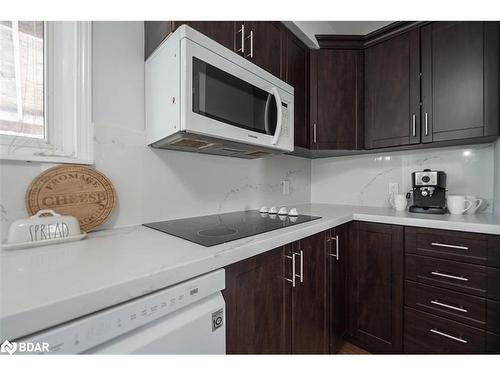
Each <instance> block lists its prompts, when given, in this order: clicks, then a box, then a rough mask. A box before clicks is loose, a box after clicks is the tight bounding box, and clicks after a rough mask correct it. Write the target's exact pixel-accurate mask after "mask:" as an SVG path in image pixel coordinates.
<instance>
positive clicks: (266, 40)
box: [237, 21, 283, 78]
mask: <svg viewBox="0 0 500 375" xmlns="http://www.w3.org/2000/svg"><path fill="white" fill-rule="evenodd" d="M242 25H244V31H245V36H244V37H243V39H241V31H239V30H241V26H242ZM237 28H238V30H237V31H238V38H240V39H241V40H240V42H239V43H241V42H243V43H244V52H243V53H242V55H243V56H244V57H245V58H247V59H248V60H250V61H252V62H253V63H255V64H256V65H258V66H260V67H261V68H263V69H265V70H267V71H268V72H269V73H271V74H273V75H274V76H276V77H278V78H283V77H282V74H281V50H282V44H283V40H282V39H283V27H282V25H281V23H280V22H270V21H245V22H244V23H243V24H239V23H238V24H237Z"/></svg>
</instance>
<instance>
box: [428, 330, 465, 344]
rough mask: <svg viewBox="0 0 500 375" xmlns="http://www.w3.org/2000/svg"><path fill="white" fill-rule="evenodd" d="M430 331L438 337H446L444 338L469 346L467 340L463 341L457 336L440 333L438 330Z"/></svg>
mask: <svg viewBox="0 0 500 375" xmlns="http://www.w3.org/2000/svg"><path fill="white" fill-rule="evenodd" d="M429 331H430V332H432V333H435V334H436V335H440V336H444V337H447V338H449V339H452V340H455V341H458V342H461V343H462V344H467V340H464V339H461V338H459V337H455V336H452V335H448V334H447V333H444V332H441V331H439V330H438V329H437V328H432V329H430V330H429Z"/></svg>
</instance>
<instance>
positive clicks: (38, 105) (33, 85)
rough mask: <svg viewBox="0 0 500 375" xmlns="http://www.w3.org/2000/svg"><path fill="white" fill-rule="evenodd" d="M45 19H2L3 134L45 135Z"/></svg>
mask: <svg viewBox="0 0 500 375" xmlns="http://www.w3.org/2000/svg"><path fill="white" fill-rule="evenodd" d="M43 28H44V25H43V22H40V21H29V22H26V21H24V22H17V21H12V22H9V21H1V22H0V51H1V53H2V57H1V60H0V63H1V66H0V72H1V74H0V87H1V90H0V134H9V135H19V136H25V137H32V138H38V139H42V138H45V119H44V112H45V111H44V108H43V107H44V101H43V98H44V93H43V90H44V86H43V82H44V62H43V58H44V41H43Z"/></svg>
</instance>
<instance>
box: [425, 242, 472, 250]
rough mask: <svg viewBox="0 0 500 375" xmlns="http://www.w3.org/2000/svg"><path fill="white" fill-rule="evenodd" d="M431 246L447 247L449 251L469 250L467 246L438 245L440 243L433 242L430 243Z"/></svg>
mask: <svg viewBox="0 0 500 375" xmlns="http://www.w3.org/2000/svg"><path fill="white" fill-rule="evenodd" d="M431 245H432V246H439V247H449V248H450V249H459V250H469V248H468V247H467V246H458V245H448V244H446V243H440V242H433V243H431Z"/></svg>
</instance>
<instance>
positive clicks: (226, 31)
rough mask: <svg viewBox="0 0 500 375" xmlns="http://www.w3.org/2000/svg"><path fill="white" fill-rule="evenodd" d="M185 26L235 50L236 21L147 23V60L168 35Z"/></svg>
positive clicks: (145, 44)
mask: <svg viewBox="0 0 500 375" xmlns="http://www.w3.org/2000/svg"><path fill="white" fill-rule="evenodd" d="M184 24H186V25H189V26H191V27H192V28H193V29H195V30H198V31H199V32H200V33H202V34H204V35H206V36H208V37H209V38H211V39H213V40H215V41H216V42H218V43H220V44H222V45H223V46H225V47H227V48H229V49H231V50H235V37H236V22H234V21H145V22H144V38H145V43H144V56H145V58H146V59H147V58H148V56H149V55H151V53H153V51H154V50H155V49H156V47H158V46H159V45H160V43H161V42H162V41H163V39H165V38H166V37H167V36H168V34H170V33H171V32H174V31H175V30H176V29H177V28H178V27H179V26H181V25H184Z"/></svg>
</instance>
